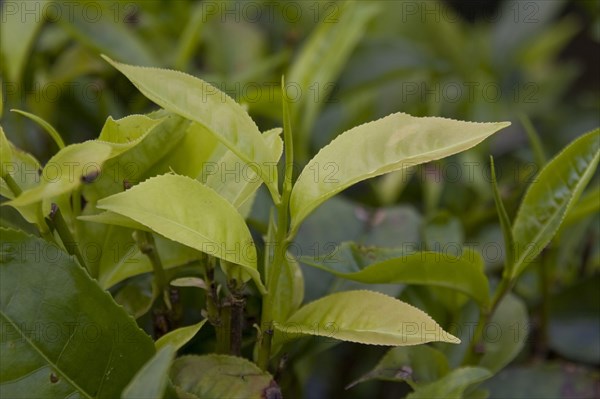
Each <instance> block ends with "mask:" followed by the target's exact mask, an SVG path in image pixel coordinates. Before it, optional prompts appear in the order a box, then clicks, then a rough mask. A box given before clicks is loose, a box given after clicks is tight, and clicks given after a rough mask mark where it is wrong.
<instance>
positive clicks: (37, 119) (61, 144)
mask: <svg viewBox="0 0 600 399" xmlns="http://www.w3.org/2000/svg"><path fill="white" fill-rule="evenodd" d="M11 111H12V112H15V113H17V114H20V115H23V116H25V117H27V118H29V119H31V120H32V121H34V122H35V123H37V124H38V125H40V126H41V127H42V128H44V130H45V131H46V133H48V135H49V136H50V137H51V138H52V140H54V142H55V143H56V145H57V146H58V149H59V150H62V149H63V148H65V142H64V141H63V139H62V137H60V134H59V133H58V132H57V131H56V129H55V128H54V127H53V126H52V125H51V124H49V123H48V122H46V121H45V120H43V119H42V118H40V117H39V116H37V115H34V114H30V113H29V112H25V111H21V110H19V109H11Z"/></svg>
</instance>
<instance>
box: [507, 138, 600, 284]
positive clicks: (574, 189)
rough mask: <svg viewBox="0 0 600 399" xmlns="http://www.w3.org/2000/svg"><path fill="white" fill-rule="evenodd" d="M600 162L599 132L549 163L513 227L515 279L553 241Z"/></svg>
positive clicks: (577, 142) (571, 146)
mask: <svg viewBox="0 0 600 399" xmlns="http://www.w3.org/2000/svg"><path fill="white" fill-rule="evenodd" d="M599 159H600V129H596V130H593V131H591V132H589V133H587V134H585V135H583V136H581V137H579V138H578V139H576V140H574V141H573V142H572V143H571V144H569V145H568V146H567V147H566V148H565V149H564V150H563V151H562V152H560V153H559V154H558V155H557V156H555V157H554V158H553V159H552V160H551V161H549V162H548V164H546V166H545V167H544V169H542V170H541V171H540V173H539V174H538V175H537V177H536V178H535V181H534V182H533V183H532V184H531V185H530V186H529V189H528V190H527V193H526V194H525V197H524V198H523V200H522V202H521V206H520V207H519V211H518V213H517V217H516V218H515V221H514V224H513V236H514V240H515V245H516V248H515V261H514V265H513V268H512V277H513V278H514V277H517V276H518V275H520V274H521V273H522V272H523V270H524V269H525V267H526V266H527V264H528V263H529V262H531V261H533V260H534V259H535V257H536V256H537V255H538V254H539V253H540V252H541V251H542V250H543V249H544V247H545V246H546V245H547V244H548V243H549V242H550V240H552V237H553V236H554V235H555V234H556V232H557V230H558V228H559V227H560V225H561V223H562V221H563V219H564V218H565V215H566V214H567V213H568V212H569V210H570V209H571V208H572V206H573V204H574V203H576V202H577V199H578V198H579V196H580V195H581V193H582V192H583V190H584V188H585V186H586V185H587V183H588V182H589V181H590V179H591V178H592V176H593V175H594V173H595V172H596V168H597V166H598V160H599Z"/></svg>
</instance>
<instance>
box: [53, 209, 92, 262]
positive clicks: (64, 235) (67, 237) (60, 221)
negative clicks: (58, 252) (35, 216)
mask: <svg viewBox="0 0 600 399" xmlns="http://www.w3.org/2000/svg"><path fill="white" fill-rule="evenodd" d="M52 207H53V208H54V209H55V211H54V212H53V214H52V216H51V221H52V224H53V225H54V228H56V231H57V232H58V235H59V237H60V239H61V241H62V242H63V245H64V247H65V248H66V250H67V252H68V253H69V254H71V255H73V256H75V257H76V258H77V260H78V261H79V264H80V265H81V266H83V267H85V268H86V269H87V270H88V271H90V270H89V269H88V267H87V265H86V263H85V259H84V258H83V255H82V254H81V252H80V251H79V247H78V246H77V242H76V241H75V238H74V237H73V235H72V234H71V230H70V229H69V226H68V225H67V222H66V221H65V218H64V217H63V215H62V213H61V211H60V208H58V207H57V206H56V204H52Z"/></svg>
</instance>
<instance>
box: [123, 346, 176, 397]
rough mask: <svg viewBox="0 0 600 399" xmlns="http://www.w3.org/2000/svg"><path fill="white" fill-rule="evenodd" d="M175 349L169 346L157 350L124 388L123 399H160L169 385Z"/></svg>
mask: <svg viewBox="0 0 600 399" xmlns="http://www.w3.org/2000/svg"><path fill="white" fill-rule="evenodd" d="M175 352H176V349H175V348H173V346H171V345H166V346H163V347H162V348H159V349H158V351H157V352H156V354H155V355H154V357H152V359H150V360H148V362H146V364H144V366H143V367H142V368H141V369H140V370H139V371H138V372H137V373H136V375H135V376H134V377H133V379H132V380H131V382H130V383H129V384H128V385H127V386H126V387H125V389H124V390H123V393H122V394H121V398H123V399H160V398H162V397H163V394H164V392H165V390H166V389H167V384H168V383H169V368H170V367H171V363H172V362H173V359H174V358H175Z"/></svg>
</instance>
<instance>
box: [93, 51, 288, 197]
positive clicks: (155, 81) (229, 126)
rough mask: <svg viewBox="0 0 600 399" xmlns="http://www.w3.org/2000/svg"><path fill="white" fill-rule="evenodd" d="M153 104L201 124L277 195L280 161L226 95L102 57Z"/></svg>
mask: <svg viewBox="0 0 600 399" xmlns="http://www.w3.org/2000/svg"><path fill="white" fill-rule="evenodd" d="M103 57H104V59H105V60H106V61H107V62H109V63H110V64H111V65H112V66H114V67H115V68H116V69H118V70H119V71H121V72H122V73H123V74H124V75H125V76H126V77H127V78H128V79H129V80H131V82H132V83H133V84H134V85H135V86H136V87H137V88H138V89H139V90H140V91H141V92H142V94H144V95H145V96H146V97H148V98H149V99H150V100H152V101H154V102H155V103H156V104H158V105H160V106H161V107H163V108H165V109H167V110H169V111H171V112H174V113H176V114H178V115H181V116H183V117H184V118H187V119H189V120H192V121H194V122H197V123H200V124H201V125H203V126H205V127H206V128H207V129H209V131H210V132H211V133H212V134H213V135H215V137H217V138H218V139H219V140H220V141H221V142H222V143H223V144H224V145H225V146H227V147H228V148H229V149H230V150H231V151H233V152H234V153H235V155H237V156H238V157H239V158H240V159H241V160H242V161H244V162H246V163H247V164H252V165H254V166H256V167H257V168H258V170H259V171H260V178H261V179H262V180H263V181H264V182H265V184H266V185H267V187H268V188H269V191H271V193H272V194H277V193H278V188H277V169H276V168H275V165H277V161H278V160H279V157H278V156H277V155H278V154H275V153H274V152H273V151H272V150H271V149H270V148H269V146H268V145H267V143H266V142H265V139H264V137H263V136H262V135H261V134H260V131H259V130H258V127H257V126H256V124H255V123H254V121H253V120H252V119H251V118H250V116H249V115H248V113H247V112H246V111H245V110H244V109H243V108H242V107H241V106H240V105H239V104H237V103H236V102H235V101H234V100H233V99H231V98H230V97H229V96H227V95H226V94H225V93H223V92H221V91H219V90H217V89H216V88H215V87H213V86H211V85H210V84H208V83H206V82H204V81H203V80H200V79H198V78H195V77H193V76H191V75H188V74H185V73H183V72H178V71H172V70H168V69H159V68H147V67H138V66H132V65H126V64H121V63H118V62H115V61H113V60H111V59H110V58H108V57H106V56H103Z"/></svg>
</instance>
